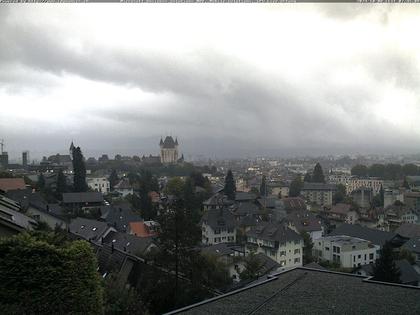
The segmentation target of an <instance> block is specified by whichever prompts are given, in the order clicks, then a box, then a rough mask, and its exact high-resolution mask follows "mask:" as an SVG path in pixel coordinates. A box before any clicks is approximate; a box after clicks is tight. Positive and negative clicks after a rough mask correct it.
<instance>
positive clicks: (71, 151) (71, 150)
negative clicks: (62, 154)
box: [69, 140, 75, 156]
mask: <svg viewBox="0 0 420 315" xmlns="http://www.w3.org/2000/svg"><path fill="white" fill-rule="evenodd" d="M74 149H75V146H74V143H73V140H71V144H70V149H69V152H70V156H72V155H73V150H74Z"/></svg>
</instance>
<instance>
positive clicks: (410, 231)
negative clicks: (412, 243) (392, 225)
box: [395, 223, 420, 238]
mask: <svg viewBox="0 0 420 315" xmlns="http://www.w3.org/2000/svg"><path fill="white" fill-rule="evenodd" d="M395 233H398V234H400V235H401V236H404V237H408V238H413V237H419V238H420V225H419V224H414V223H403V224H401V225H400V226H399V227H398V229H396V230H395Z"/></svg>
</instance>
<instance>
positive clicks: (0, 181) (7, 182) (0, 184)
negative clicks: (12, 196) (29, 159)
mask: <svg viewBox="0 0 420 315" xmlns="http://www.w3.org/2000/svg"><path fill="white" fill-rule="evenodd" d="M25 188H26V185H25V181H24V180H23V178H0V190H2V191H5V192H7V191H9V190H13V189H25Z"/></svg>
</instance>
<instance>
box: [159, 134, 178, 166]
mask: <svg viewBox="0 0 420 315" xmlns="http://www.w3.org/2000/svg"><path fill="white" fill-rule="evenodd" d="M159 146H160V161H161V163H162V164H175V163H176V162H177V161H178V138H175V141H174V138H172V136H167V137H166V138H165V140H164V141H162V138H161V139H160V143H159Z"/></svg>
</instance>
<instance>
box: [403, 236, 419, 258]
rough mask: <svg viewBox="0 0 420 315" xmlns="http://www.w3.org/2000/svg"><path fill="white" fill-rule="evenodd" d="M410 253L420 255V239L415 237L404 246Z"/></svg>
mask: <svg viewBox="0 0 420 315" xmlns="http://www.w3.org/2000/svg"><path fill="white" fill-rule="evenodd" d="M403 247H404V248H406V249H408V250H409V251H410V252H413V253H417V254H420V237H413V238H411V239H409V240H408V241H407V243H405V244H404V245H403Z"/></svg>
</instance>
